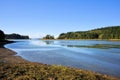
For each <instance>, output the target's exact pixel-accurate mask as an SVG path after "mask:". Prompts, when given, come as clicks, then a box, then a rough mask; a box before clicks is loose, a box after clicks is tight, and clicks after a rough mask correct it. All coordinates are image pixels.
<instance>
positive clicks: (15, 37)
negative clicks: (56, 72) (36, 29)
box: [5, 33, 29, 39]
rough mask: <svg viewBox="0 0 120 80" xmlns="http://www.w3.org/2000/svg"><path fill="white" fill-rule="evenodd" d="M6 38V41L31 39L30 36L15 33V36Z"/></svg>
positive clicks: (9, 35)
mask: <svg viewBox="0 0 120 80" xmlns="http://www.w3.org/2000/svg"><path fill="white" fill-rule="evenodd" d="M5 38H6V39H29V36H25V35H20V34H15V33H13V34H6V35H5Z"/></svg>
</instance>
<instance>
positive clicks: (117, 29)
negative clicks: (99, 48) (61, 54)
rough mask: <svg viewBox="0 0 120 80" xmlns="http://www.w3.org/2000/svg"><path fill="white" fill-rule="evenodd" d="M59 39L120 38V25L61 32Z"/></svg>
mask: <svg viewBox="0 0 120 80" xmlns="http://www.w3.org/2000/svg"><path fill="white" fill-rule="evenodd" d="M58 39H120V26H111V27H105V28H98V29H94V30H89V31H77V32H67V33H61V34H60V35H59V37H58Z"/></svg>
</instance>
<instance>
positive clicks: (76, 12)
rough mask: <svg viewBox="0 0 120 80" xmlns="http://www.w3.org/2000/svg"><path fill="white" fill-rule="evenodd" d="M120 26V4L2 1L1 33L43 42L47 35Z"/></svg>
mask: <svg viewBox="0 0 120 80" xmlns="http://www.w3.org/2000/svg"><path fill="white" fill-rule="evenodd" d="M119 25H120V0H0V29H1V30H3V31H4V32H5V33H6V34H11V33H18V34H22V35H29V36H30V37H32V38H40V37H43V36H45V35H46V34H50V35H54V36H55V37H57V36H59V34H60V33H66V32H71V31H86V30H91V29H96V28H101V27H106V26H119Z"/></svg>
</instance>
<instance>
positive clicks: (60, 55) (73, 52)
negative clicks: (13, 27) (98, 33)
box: [5, 40, 120, 77]
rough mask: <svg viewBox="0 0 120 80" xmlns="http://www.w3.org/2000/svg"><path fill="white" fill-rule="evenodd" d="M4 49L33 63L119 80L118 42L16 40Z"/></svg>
mask: <svg viewBox="0 0 120 80" xmlns="http://www.w3.org/2000/svg"><path fill="white" fill-rule="evenodd" d="M5 47H7V48H9V49H12V50H14V51H16V52H17V55H19V56H21V57H23V58H24V59H26V60H29V61H32V62H40V63H45V64H58V65H64V66H70V67H75V68H81V69H85V70H91V71H95V72H99V73H103V74H109V75H113V76H117V77H120V42H112V41H95V40H18V42H17V43H13V44H7V45H5Z"/></svg>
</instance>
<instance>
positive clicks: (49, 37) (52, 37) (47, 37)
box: [43, 34, 54, 39]
mask: <svg viewBox="0 0 120 80" xmlns="http://www.w3.org/2000/svg"><path fill="white" fill-rule="evenodd" d="M43 39H54V36H51V35H49V34H48V35H46V36H45V37H43Z"/></svg>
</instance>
